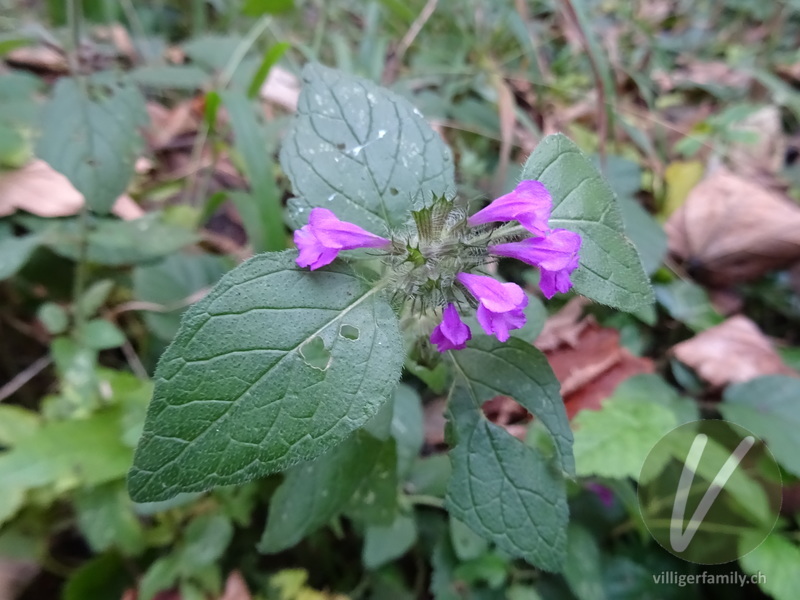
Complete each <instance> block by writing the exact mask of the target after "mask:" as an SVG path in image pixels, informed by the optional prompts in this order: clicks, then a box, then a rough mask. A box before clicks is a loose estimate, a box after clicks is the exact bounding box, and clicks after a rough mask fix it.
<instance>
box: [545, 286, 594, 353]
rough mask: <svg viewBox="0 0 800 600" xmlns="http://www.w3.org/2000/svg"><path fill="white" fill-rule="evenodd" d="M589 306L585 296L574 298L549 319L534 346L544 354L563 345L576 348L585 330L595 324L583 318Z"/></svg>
mask: <svg viewBox="0 0 800 600" xmlns="http://www.w3.org/2000/svg"><path fill="white" fill-rule="evenodd" d="M587 304H589V300H587V299H586V298H584V297H583V296H575V297H574V298H572V299H571V300H570V301H569V302H567V303H566V305H564V308H562V309H561V310H559V311H558V312H557V313H555V314H554V315H551V316H550V317H548V318H547V321H545V323H544V327H543V328H542V333H540V334H539V337H538V338H536V342H535V343H534V345H535V346H536V347H537V348H538V349H539V350H541V351H542V352H547V351H549V350H555V349H556V348H558V347H559V346H561V345H566V346H569V347H571V348H574V347H575V346H576V345H577V343H578V339H579V338H580V336H581V333H582V332H583V330H584V329H586V327H587V326H588V325H589V324H590V323H592V322H593V320H592V319H582V318H581V317H582V316H583V309H584V307H585V306H586V305H587Z"/></svg>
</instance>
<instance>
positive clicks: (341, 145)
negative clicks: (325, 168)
mask: <svg viewBox="0 0 800 600" xmlns="http://www.w3.org/2000/svg"><path fill="white" fill-rule="evenodd" d="M346 147H347V146H345V145H344V144H342V143H338V144H336V149H337V150H344V149H345V148H346Z"/></svg>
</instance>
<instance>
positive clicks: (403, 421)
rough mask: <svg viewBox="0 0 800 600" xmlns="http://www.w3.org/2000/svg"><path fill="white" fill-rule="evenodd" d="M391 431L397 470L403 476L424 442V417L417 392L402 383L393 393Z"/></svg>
mask: <svg viewBox="0 0 800 600" xmlns="http://www.w3.org/2000/svg"><path fill="white" fill-rule="evenodd" d="M391 431H392V437H394V439H395V441H396V442H397V472H398V474H399V475H400V476H404V475H405V474H406V473H408V471H409V470H410V469H411V466H412V465H413V464H414V461H415V460H416V459H417V456H419V453H420V450H422V445H423V444H424V443H425V417H424V415H423V413H422V401H421V399H420V397H419V394H418V393H417V392H416V391H415V390H414V388H412V387H410V386H407V385H404V384H402V383H401V384H400V385H399V386H397V390H396V391H395V393H394V411H393V413H392V423H391Z"/></svg>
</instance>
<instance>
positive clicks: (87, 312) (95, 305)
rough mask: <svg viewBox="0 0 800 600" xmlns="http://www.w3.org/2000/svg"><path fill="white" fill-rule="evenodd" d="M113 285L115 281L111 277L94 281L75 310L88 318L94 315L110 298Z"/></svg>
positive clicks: (79, 300)
mask: <svg viewBox="0 0 800 600" xmlns="http://www.w3.org/2000/svg"><path fill="white" fill-rule="evenodd" d="M113 287H114V282H113V281H112V280H110V279H103V280H101V281H97V282H95V283H93V284H92V285H91V286H90V287H89V288H88V289H87V290H86V291H85V292H84V293H83V295H82V296H81V297H80V298H79V299H78V301H77V302H76V303H75V310H76V311H77V312H79V313H81V314H82V315H83V316H84V317H86V318H87V319H89V318H91V317H93V316H94V315H95V313H97V311H98V310H100V307H101V306H103V304H105V301H106V300H108V295H109V294H110V293H111V290H112V289H113Z"/></svg>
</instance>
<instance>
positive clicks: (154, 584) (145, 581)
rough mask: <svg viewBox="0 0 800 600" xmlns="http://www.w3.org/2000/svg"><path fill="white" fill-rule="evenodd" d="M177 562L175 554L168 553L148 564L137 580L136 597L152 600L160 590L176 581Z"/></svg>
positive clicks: (141, 599) (167, 587) (177, 573)
mask: <svg viewBox="0 0 800 600" xmlns="http://www.w3.org/2000/svg"><path fill="white" fill-rule="evenodd" d="M178 576H179V564H178V557H177V555H175V554H168V555H167V556H164V557H162V558H159V559H158V560H156V561H155V562H154V563H152V564H151V565H150V568H148V569H147V572H145V574H144V575H143V576H142V579H141V581H140V582H139V590H138V594H137V598H138V599H139V600H152V599H153V597H154V596H155V595H156V594H157V593H158V592H160V591H162V590H166V589H169V588H171V587H172V586H173V585H175V583H176V582H177V581H178Z"/></svg>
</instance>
